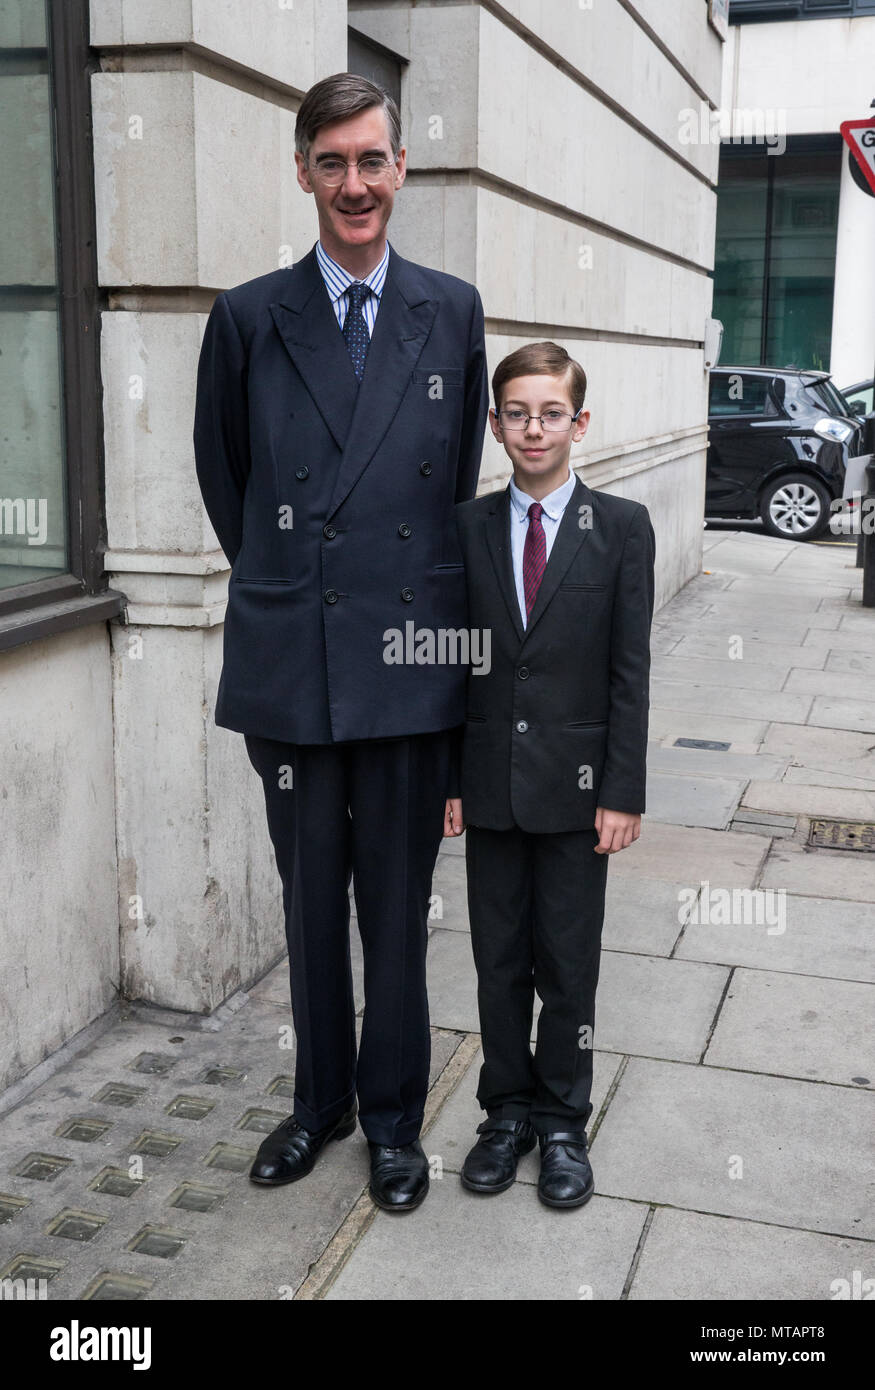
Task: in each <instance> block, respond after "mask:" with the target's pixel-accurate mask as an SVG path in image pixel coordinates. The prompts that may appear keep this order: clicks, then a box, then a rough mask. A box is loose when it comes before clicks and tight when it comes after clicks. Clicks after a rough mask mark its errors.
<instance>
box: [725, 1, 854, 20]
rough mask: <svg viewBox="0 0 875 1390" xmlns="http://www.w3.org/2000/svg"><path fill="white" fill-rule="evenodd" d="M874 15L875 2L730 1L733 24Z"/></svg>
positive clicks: (730, 14) (730, 16)
mask: <svg viewBox="0 0 875 1390" xmlns="http://www.w3.org/2000/svg"><path fill="white" fill-rule="evenodd" d="M867 14H868V15H875V0H731V3H730V6H729V23H730V24H750V23H761V22H769V23H774V21H775V20H776V19H834V18H848V19H853V18H854V17H855V16H857V15H867Z"/></svg>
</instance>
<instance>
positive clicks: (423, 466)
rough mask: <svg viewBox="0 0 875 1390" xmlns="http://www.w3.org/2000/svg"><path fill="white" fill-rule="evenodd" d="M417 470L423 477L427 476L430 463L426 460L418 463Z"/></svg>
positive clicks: (429, 470)
mask: <svg viewBox="0 0 875 1390" xmlns="http://www.w3.org/2000/svg"><path fill="white" fill-rule="evenodd" d="M419 471H420V473H421V474H422V476H423V478H427V477H428V475H429V473H430V472H431V464H430V463H428V462H427V461H426V462H425V463H421V464H420V465H419Z"/></svg>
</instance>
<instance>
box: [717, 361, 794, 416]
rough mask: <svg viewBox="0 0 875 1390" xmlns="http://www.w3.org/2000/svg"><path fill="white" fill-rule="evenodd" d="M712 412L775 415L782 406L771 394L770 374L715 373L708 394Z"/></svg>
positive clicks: (730, 414) (722, 414)
mask: <svg viewBox="0 0 875 1390" xmlns="http://www.w3.org/2000/svg"><path fill="white" fill-rule="evenodd" d="M708 410H709V413H710V414H711V415H714V416H718V417H723V416H732V415H764V416H775V415H777V414H778V413H779V412H778V409H777V406H776V405H775V402H774V401H773V400H772V397H771V395H770V393H769V378H768V377H767V376H752V375H750V376H749V375H748V374H747V373H746V372H725V373H719V374H715V373H714V372H712V373H711V382H710V386H709V393H708Z"/></svg>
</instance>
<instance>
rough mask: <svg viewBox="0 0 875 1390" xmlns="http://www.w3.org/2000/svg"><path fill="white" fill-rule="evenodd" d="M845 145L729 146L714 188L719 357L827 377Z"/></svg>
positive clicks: (790, 142)
mask: <svg viewBox="0 0 875 1390" xmlns="http://www.w3.org/2000/svg"><path fill="white" fill-rule="evenodd" d="M841 159H842V153H841V141H840V140H838V141H833V140H832V138H831V137H825V139H818V140H815V141H813V142H812V141H808V142H806V140H805V138H804V137H803V138H801V139H794V138H793V137H790V138H789V139H788V142H787V150H786V152H785V153H784V154H783V155H781V156H777V155H770V154H768V153H767V152H766V148H765V146H762V145H761V146H759V147H758V148H756V149H754V148H753V147H743V148H742V147H740V146H731V145H729V144H728V143H727V144H726V145H725V146H724V149H723V150H722V151H721V158H720V174H719V182H718V188H717V243H716V251H715V267H714V310H713V312H714V314H715V317H717V318H719V319H720V320H721V321H722V323H723V327H724V338H723V349H722V355H723V357H724V358H725V359H726V360H728V361H730V362H740V363H750V364H751V365H756V366H774V367H801V368H814V369H816V370H821V371H825V370H827V369H828V366H829V357H830V347H831V339H832V310H833V288H834V280H835V250H836V228H837V225H838V206H839V184H840V179H841Z"/></svg>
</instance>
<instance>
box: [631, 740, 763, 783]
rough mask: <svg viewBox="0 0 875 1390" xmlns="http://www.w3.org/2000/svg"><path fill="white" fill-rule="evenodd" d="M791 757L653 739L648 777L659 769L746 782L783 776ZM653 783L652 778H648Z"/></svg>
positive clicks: (649, 749) (650, 748) (648, 764)
mask: <svg viewBox="0 0 875 1390" xmlns="http://www.w3.org/2000/svg"><path fill="white" fill-rule="evenodd" d="M789 761H790V760H789V758H773V757H769V756H768V755H767V754H765V753H760V754H755V753H748V754H744V753H733V752H732V751H731V750H730V751H729V752H728V753H722V752H719V751H717V750H715V749H709V748H683V747H682V748H676V747H674V746H672V745H671V744H667V745H666V744H661V743H650V744H648V747H647V773H648V778H649V777H650V774H651V773H655V772H672V773H678V774H680V775H681V776H684V777H728V778H730V779H731V780H733V781H743V782H746V781H747V780H748V779H749V778H751V777H756V778H757V779H759V780H760V781H762V780H771V779H775V780H778V779H780V778H781V777H782V776H783V774H784V772H785V771H786V769H787V767H788V766H789ZM648 787H649V781H648Z"/></svg>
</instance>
